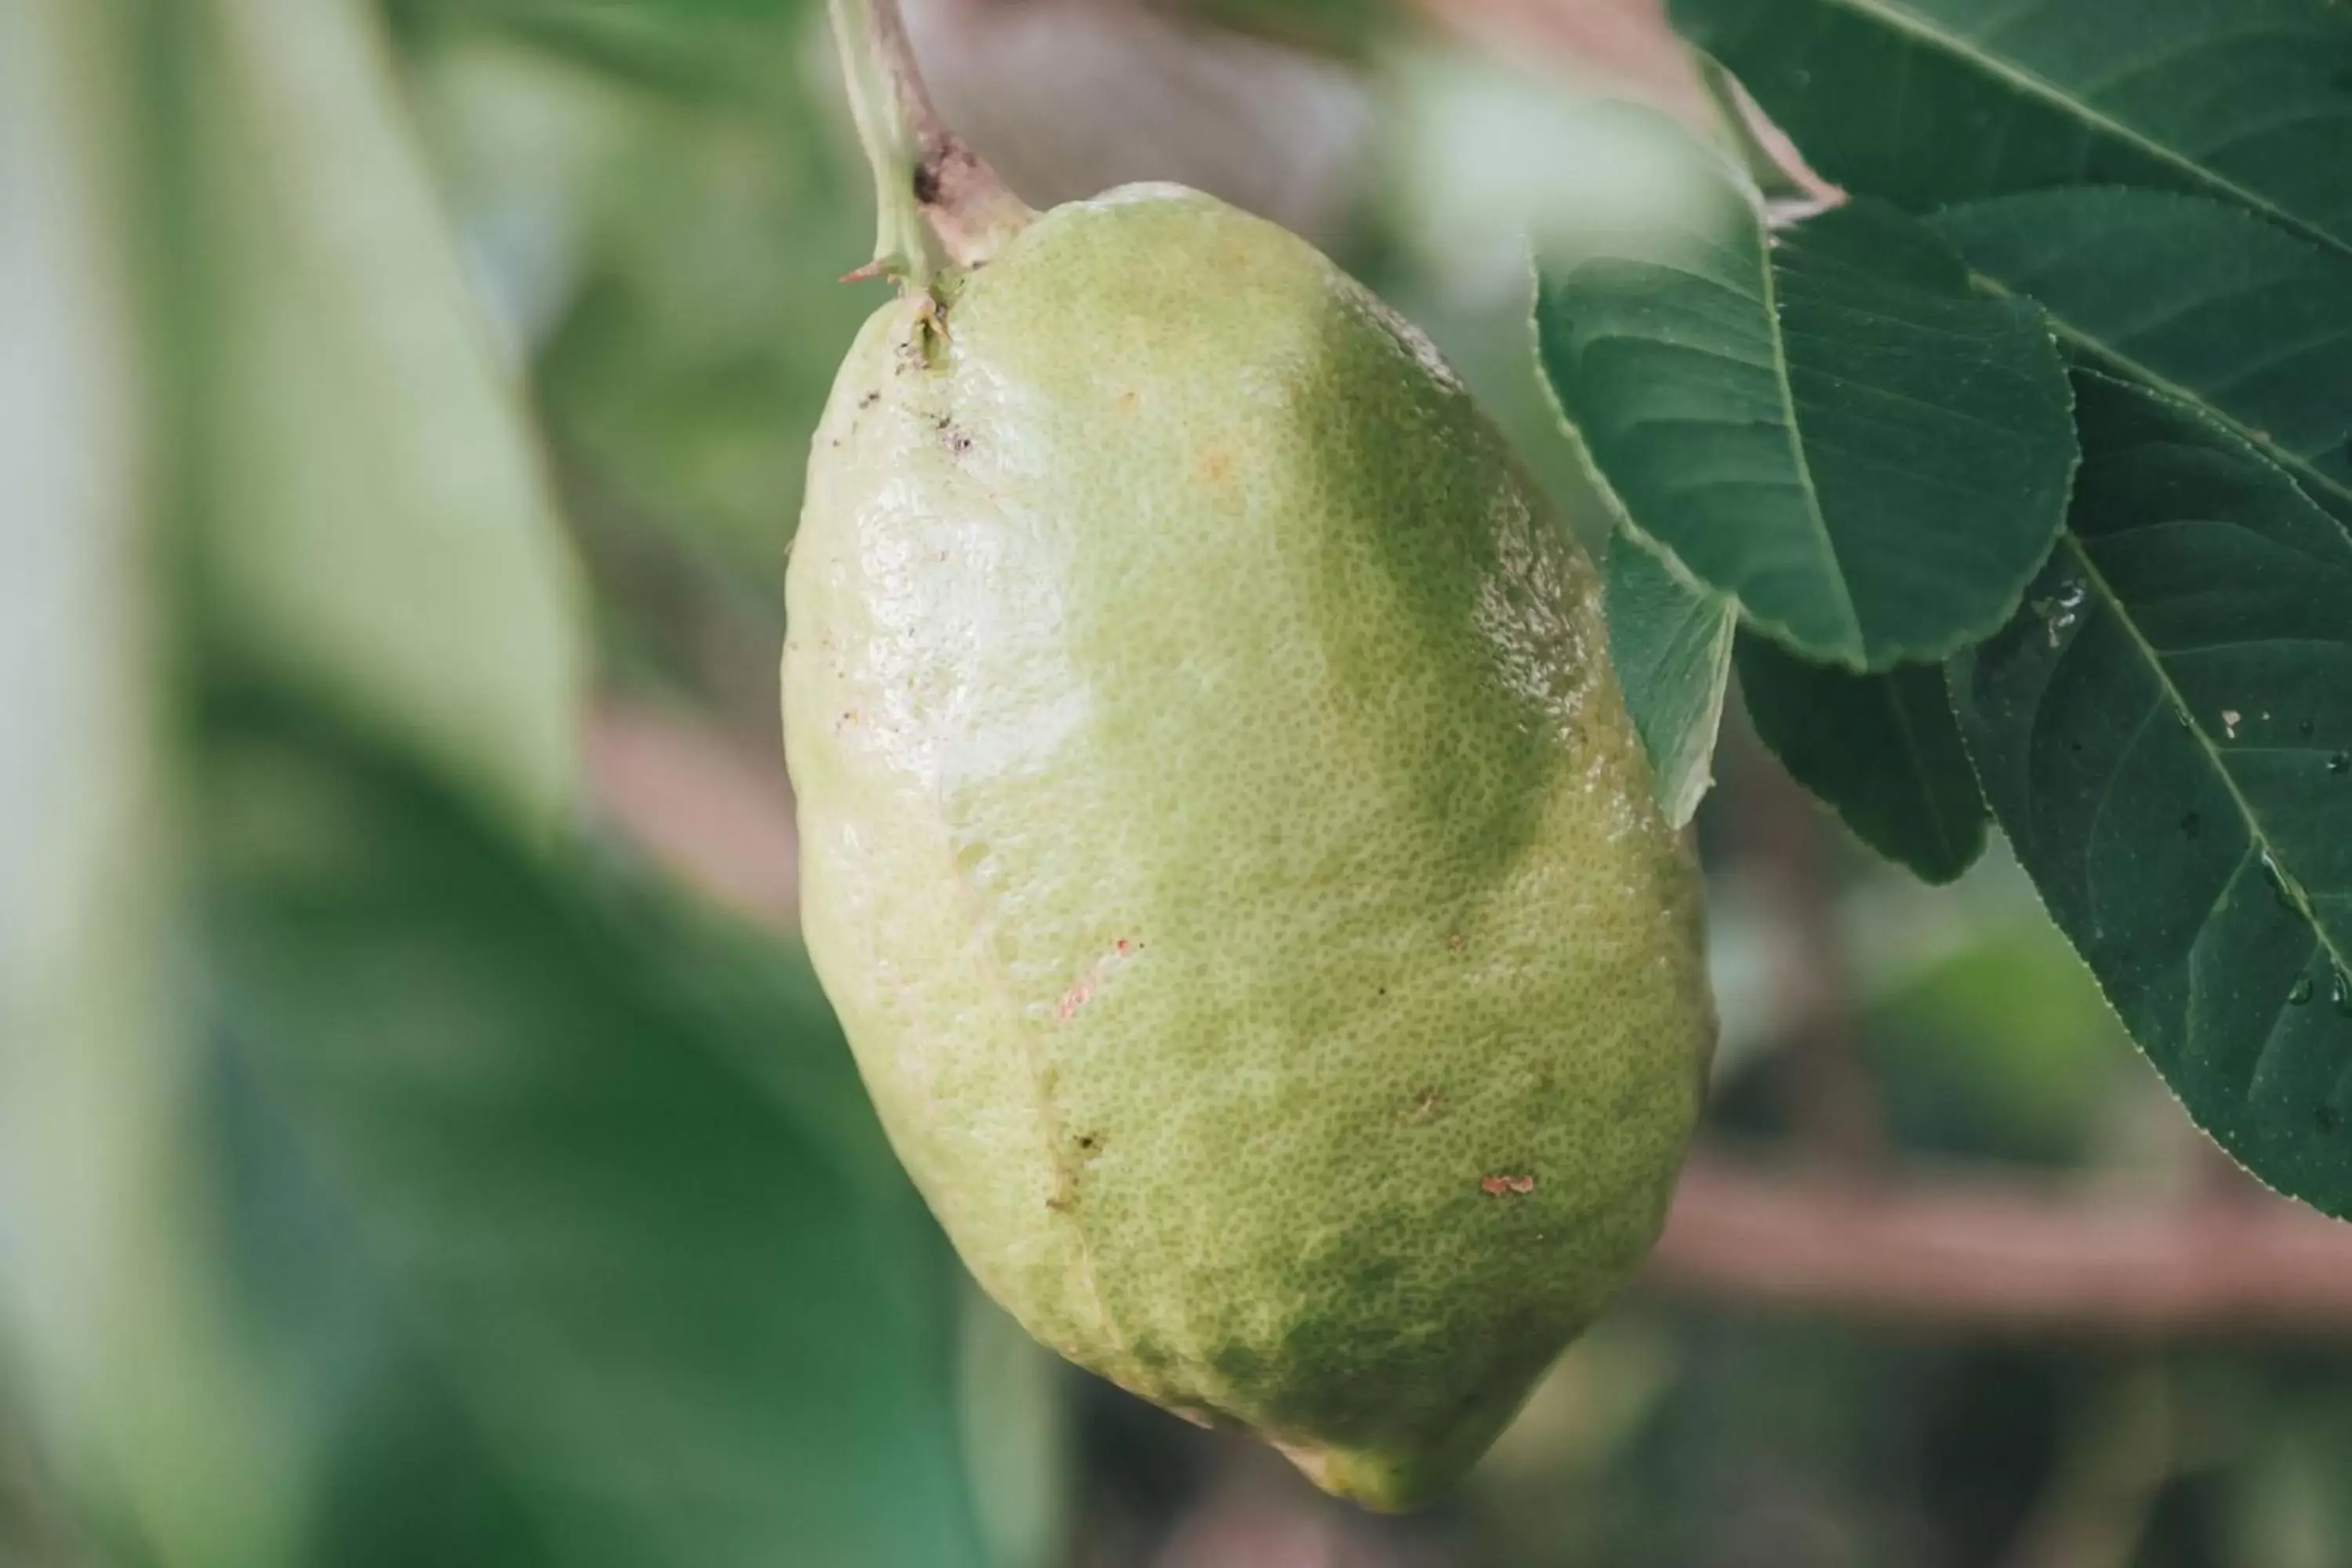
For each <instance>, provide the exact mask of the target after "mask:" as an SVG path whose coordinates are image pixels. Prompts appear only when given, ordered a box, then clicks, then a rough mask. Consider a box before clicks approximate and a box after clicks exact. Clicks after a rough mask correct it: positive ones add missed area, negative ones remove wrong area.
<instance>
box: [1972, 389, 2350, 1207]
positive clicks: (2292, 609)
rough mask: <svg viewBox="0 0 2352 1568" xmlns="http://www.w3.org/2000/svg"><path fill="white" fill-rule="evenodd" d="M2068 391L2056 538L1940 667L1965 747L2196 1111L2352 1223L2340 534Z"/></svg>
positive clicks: (2094, 395)
mask: <svg viewBox="0 0 2352 1568" xmlns="http://www.w3.org/2000/svg"><path fill="white" fill-rule="evenodd" d="M2076 384H2077V388H2078V393H2079V396H2080V409H2079V416H2080V420H2081V426H2082V431H2083V447H2084V466H2083V471H2082V474H2081V476H2080V478H2079V480H2078V482H2077V484H2076V488H2075V500H2074V509H2073V511H2072V513H2071V521H2070V525H2069V531H2068V534H2067V536H2066V538H2065V539H2064V541H2063V542H2062V545H2061V548H2060V550H2059V552H2057V554H2056V555H2054V556H2053V558H2052V561H2051V563H2050V565H2049V567H2048V569H2047V570H2046V571H2045V572H2044V573H2043V574H2042V579H2041V581H2040V582H2039V583H2038V584H2036V585H2035V587H2034V590H2033V595H2032V600H2031V602H2030V603H2029V605H2028V608H2027V610H2026V611H2025V613H2023V614H2022V615H2021V616H2019V617H2018V618H2017V620H2016V621H2015V622H2014V623H2012V624H2011V626H2008V627H2007V628H2006V629H2004V630H2003V631H2002V632H2001V633H2000V635H1999V636H1998V637H1994V638H1992V639H1990V641H1988V642H1987V643H1986V644H1985V645H1984V646H1983V647H1980V648H1979V649H1977V650H1975V651H1974V652H1973V653H1971V654H1970V655H1969V656H1967V657H1965V658H1961V659H1958V660H1956V661H1954V664H1953V668H1952V680H1953V697H1954V701H1955V705H1956V706H1957V708H1958V711H1959V716H1960V726H1961V731H1962V732H1963V733H1964V734H1965V735H1966V737H1967V739H1968V743H1969V751H1970V752H1971V754H1972V755H1973V756H1974V758H1975V760H1976V763H1977V768H1978V772H1979V775H1980V776H1981V777H1982V779H1983V781H1984V787H1985V793H1986V795H1987V796H1988V798H1989V799H1990V801H1991V803H1992V807H1993V812H1994V814H1995V816H1997V817H1998V818H1999V820H2000V825H2001V826H2002V828H2003V829H2004V830H2005V831H2006V832H2007V833H2008V835H2009V837H2010V839H2011V843H2012V844H2013V845H2015V847H2016V849H2017V854H2018V858H2019V859H2020V860H2021V862H2022V863H2023V864H2024V866H2025V868H2026V869H2027V871H2028V872H2029V873H2030V874H2031V875H2032V878H2033V880H2034V883H2035V885H2036V886H2037V887H2038V888H2039V889H2041V891H2042V898H2043V900H2045V901H2046V902H2047V903H2048V905H2049V907H2050V912H2051V914H2052V915H2053V917H2055V919H2056V920H2057V921H2058V924H2059V926H2060V928H2061V929H2063V931H2065V932H2066V935H2067V936H2068V938H2069V939H2070V940H2072V941H2073V942H2074V945H2075V947H2076V948H2077V949H2078V950H2079V951H2080V952H2082V954H2083V956H2084V959H2085V960H2086V961H2087V962H2088V963H2089V964H2090V966H2091V970H2092V973H2094V974H2095V975H2096V976H2097V977H2098V980H2099V984H2100V985H2101V987H2102V988H2103V989H2104V990H2105V992H2106V994H2107V997H2108V999H2109V1000H2110V1001H2111V1002H2113V1003H2114V1004H2115V1006H2116V1012H2117V1013H2118V1014H2120V1015H2121V1016H2122V1017H2123V1020H2124V1023H2125V1026H2126V1027H2127V1028H2129V1029H2130V1031H2131V1033H2132V1037H2133V1038H2134V1039H2136V1040H2137V1041H2138V1043H2139V1045H2140V1047H2141V1048H2142V1049H2144V1050H2145V1051H2147V1055H2148V1057H2149V1058H2150V1059H2151V1060H2153V1061H2154V1062H2155V1064H2156V1066H2157V1068H2158V1071H2160V1072H2161V1073H2163V1075H2164V1077H2165V1079H2166V1081H2167V1082H2168V1083H2169V1084H2170V1085H2171V1086H2172V1088H2173V1089H2174V1091H2175V1092H2176V1093H2178V1094H2179V1096H2180V1099H2181V1100H2182V1102H2183V1103H2184V1104H2185V1105H2186V1106H2187V1107H2188V1108H2189V1114H2190V1115H2191V1116H2192V1117H2194V1118H2195V1119H2196V1120H2197V1121H2198V1123H2199V1125H2200V1126H2202V1127H2203V1128H2205V1129H2206V1131H2209V1132H2210V1133H2212V1135H2213V1136H2214V1137H2215V1138H2216V1139H2217V1140H2218V1141H2219V1142H2221V1145H2222V1146H2223V1147H2224V1148H2226V1149H2228V1150H2229V1151H2230V1152H2231V1153H2232V1154H2234V1155H2235V1156H2237V1158H2238V1159H2239V1160H2241V1161H2242V1162H2243V1163H2245V1164H2246V1166H2247V1167H2248V1168H2249V1169H2250V1170H2252V1172H2253V1173H2255V1174H2257V1175H2259V1176H2260V1177H2262V1178H2263V1180H2264V1181H2266V1182H2268V1183H2270V1184H2272V1185H2273V1186H2275V1187H2277V1188H2278V1189H2279V1190H2281V1191H2282V1192H2285V1193H2288V1194H2292V1195H2294V1196H2296V1197H2299V1198H2302V1199H2305V1201H2307V1202H2309V1203H2312V1204H2314V1205H2317V1206H2318V1207H2320V1208H2322V1209H2325V1210H2326V1211H2327V1212H2329V1213H2331V1214H2335V1215H2352V537H2347V535H2346V533H2345V532H2344V531H2343V530H2342V529H2341V528H2340V527H2339V526H2338V525H2337V524H2336V522H2335V521H2334V520H2332V519H2331V518H2329V517H2328V516H2327V515H2326V513H2325V512H2323V511H2321V510H2319V509H2318V508H2316V507H2315V506H2314V505H2313V504H2312V503H2311V502H2310V501H2309V500H2307V499H2306V498H2305V496H2304V495H2303V493H2302V492H2301V491H2300V490H2299V489H2297V488H2296V487H2295V486H2294V483H2293V482H2292V481H2291V480H2290V479H2288V478H2287V477H2286V476H2285V475H2284V473H2282V472H2281V471H2280V470H2279V469H2278V468H2275V467H2273V466H2272V465H2271V464H2270V463H2269V462H2267V461H2266V460H2264V459H2263V457H2262V455H2261V453H2260V452H2259V451H2258V450H2257V449H2256V448H2254V447H2251V446H2249V445H2247V444H2246V443H2244V442H2242V441H2239V440H2238V439H2236V438H2235V437H2232V436H2231V435H2230V434H2229V433H2228V432H2227V431H2226V430H2224V429H2222V428H2221V426H2217V425H2215V424H2213V423H2212V422H2211V421H2210V420H2207V419H2205V418H2203V417H2202V416H2200V415H2198V414H2197V413H2196V412H2195V410H2193V409H2192V408H2190V407H2189V406H2188V405H2182V404H2179V403H2177V402H2174V401H2172V400H2170V399H2168V398H2165V397H2162V396H2161V395H2157V394H2154V393H2151V392H2148V391H2147V390H2145V389H2142V388H2139V387H2137V386H2135V385H2133V384H2129V383H2125V382H2119V381H2115V380H2111V379H2109V378H2106V377H2105V376H2101V375H2097V374H2078V375H2077V377H2076Z"/></svg>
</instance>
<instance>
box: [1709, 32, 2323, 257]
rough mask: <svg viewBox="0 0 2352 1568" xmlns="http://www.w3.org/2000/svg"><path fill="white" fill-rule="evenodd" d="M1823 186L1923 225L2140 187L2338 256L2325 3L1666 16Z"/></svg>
mask: <svg viewBox="0 0 2352 1568" xmlns="http://www.w3.org/2000/svg"><path fill="white" fill-rule="evenodd" d="M1672 11H1673V16H1674V20H1675V26H1678V27H1680V28H1681V29H1682V30H1683V31H1684V32H1685V34H1687V35H1688V36H1689V37H1691V38H1692V39H1693V40H1694V41H1696V43H1697V44H1698V45H1699V47H1702V48H1704V49H1706V50H1707V51H1708V52H1710V53H1711V54H1713V55H1714V56H1716V58H1718V59H1720V60H1722V61H1723V62H1724V63H1725V64H1726V65H1727V66H1729V67H1730V68H1732V70H1733V71H1735V72H1736V73H1738V77H1739V79H1740V80H1741V81H1742V82H1744V83H1745V84H1746V85H1747V87H1748V90H1749V91H1751V92H1752V93H1754V94H1755V95H1756V98H1757V100H1758V101H1759V103H1760V104H1762V106H1763V108H1764V110H1765V112H1766V113H1768V114H1769V115H1770V116H1771V117H1772V119H1773V120H1774V121H1777V122H1778V123H1779V124H1780V127H1781V128H1782V129H1783V130H1785V131H1786V132H1789V134H1790V136H1791V137H1793V138H1794V139H1795V141H1796V143H1797V145H1798V147H1799V148H1800V149H1801V150H1802V151H1803V153H1804V154H1805V156H1806V158H1807V159H1808V160H1809V161H1810V162H1811V163H1812V164H1813V166H1814V167H1815V168H1817V169H1819V170H1820V171H1821V172H1822V174H1824V175H1825V176H1827V177H1828V178H1830V179H1832V180H1834V181H1835V182H1837V183H1838V184H1842V185H1843V186H1845V187H1846V188H1847V189H1849V190H1851V191H1854V192H1857V193H1859V194H1862V195H1874V196H1881V197H1884V198H1885V199H1886V200H1888V201H1891V202H1894V203H1895V204H1896V205H1899V206H1902V207H1905V208H1907V209H1909V210H1911V211H1914V212H1925V211H1927V210H1928V209H1930V208H1934V207H1938V206H1943V205H1948V204H1950V203H1954V202H1963V201H1972V200H1974V199H1976V198H1978V197H1979V196H1993V195H2010V194H2012V193H2015V192H2019V191H2032V190H2044V189H2048V188H2051V187H2053V186H2060V185H2079V184H2122V185H2153V186H2160V187H2163V188H2167V189H2170V190H2177V191H2186V192H2189V193H2192V194H2196V195H2207V196H2212V197H2215V198H2217V199H2220V200H2222V201H2227V202H2231V203H2234V204H2236V205H2240V206H2242V207H2245V208H2247V209H2248V210H2250V211H2253V212H2258V213H2261V214H2263V216H2267V217H2269V218H2271V219H2273V221H2275V222H2278V223H2280V224H2282V225H2283V226H2286V227H2288V228H2291V229H2294V230H2295V231H2297V232H2299V233H2301V234H2303V235H2304V236H2305V237H2307V238H2310V239H2314V240H2316V241H2319V242H2321V243H2324V244H2326V245H2329V246H2332V247H2335V248H2336V249H2338V250H2343V251H2347V252H2352V180H2347V178H2346V177H2345V174H2344V171H2345V170H2346V169H2347V167H2352V92H2347V91H2346V90H2345V85H2344V83H2345V73H2346V71H2347V68H2352V8H2347V7H2346V6H2344V5H2339V4H2336V3H2334V0H2023V3H2022V4H2008V5H1986V4H1984V3H1983V0H1672Z"/></svg>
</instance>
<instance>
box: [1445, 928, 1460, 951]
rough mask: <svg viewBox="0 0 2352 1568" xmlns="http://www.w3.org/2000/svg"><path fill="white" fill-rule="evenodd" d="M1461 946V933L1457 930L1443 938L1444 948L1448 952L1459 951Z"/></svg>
mask: <svg viewBox="0 0 2352 1568" xmlns="http://www.w3.org/2000/svg"><path fill="white" fill-rule="evenodd" d="M1463 946H1464V942H1463V938H1462V933H1461V932H1460V931H1455V932H1454V934H1453V935H1452V936H1449V937H1447V938H1446V939H1445V948H1446V951H1447V952H1461V951H1462V949H1463Z"/></svg>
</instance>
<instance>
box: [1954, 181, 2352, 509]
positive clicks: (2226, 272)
mask: <svg viewBox="0 0 2352 1568" xmlns="http://www.w3.org/2000/svg"><path fill="white" fill-rule="evenodd" d="M1928 221H1929V223H1930V224H1931V226H1933V227H1934V228H1935V229H1936V231H1937V233H1939V234H1941V235H1942V236H1943V237H1945V238H1946V239H1948V240H1949V241H1950V242H1951V243H1952V244H1953V245H1954V246H1955V247H1958V250H1959V252H1960V254H1961V255H1962V256H1963V257H1964V258H1966V259H1967V261H1968V263H1969V266H1970V267H1972V268H1975V269H1976V271H1977V272H1978V274H1979V276H1980V277H1983V278H1986V279H1990V280H1991V281H1993V282H1994V283H1996V284H1998V285H1999V286H2000V287H2001V288H2003V289H2009V290H2011V291H2013V292H2016V293H2021V294H2026V295H2030V296H2032V299H2033V300H2034V301H2035V302H2036V303H2038V304H2040V305H2041V306H2042V309H2043V310H2045V311H2046V312H2047V313H2048V315H2049V318H2050V321H2051V322H2052V324H2053V326H2054V327H2056V329H2057V331H2058V332H2059V334H2060V336H2061V337H2062V338H2063V339H2064V340H2066V341H2067V342H2069V343H2070V344H2072V345H2073V346H2074V347H2075V348H2076V349H2078V350H2080V351H2082V352H2084V353H2087V354H2089V355H2091V356H2094V357H2095V359H2096V360H2097V361H2099V362H2101V363H2105V364H2106V365H2108V366H2110V367H2111V368H2114V369H2117V370H2121V371H2124V372H2127V373H2129V374H2132V375H2135V376H2137V377H2139V378H2140V379H2142V380H2146V381H2148V382H2151V383H2153V384H2155V385H2157V386H2158V389H2159V390H2162V391H2165V392H2168V393H2170V394H2172V395H2175V396H2178V397H2180V398H2182V399H2184V400H2186V401H2189V402H2191V403H2194V404H2196V405H2199V407H2200V408H2201V409H2202V410H2203V411H2204V412H2206V413H2207V414H2210V415H2211V416H2214V417H2216V418H2218V419H2220V420H2221V421H2222V422H2223V423H2225V424H2227V425H2228V426H2230V427H2231V429H2232V430H2233V431H2235V432H2236V433H2237V434H2238V435H2240V436H2242V437H2245V438H2246V439H2248V440H2251V441H2252V442H2253V443H2254V444H2255V445H2256V446H2259V447H2262V448H2263V450H2264V451H2265V452H2266V453H2267V454H2268V455H2269V456H2270V457H2271V458H2273V460H2274V461H2276V462H2278V463H2279V464H2280V465H2281V466H2282V467H2284V468H2286V470H2287V471H2288V472H2289V473H2291V474H2293V475H2294V478H2295V481H2296V483H2298V484H2300V485H2301V486H2302V487H2303V488H2304V490H2305V493H2306V494H2308V495H2309V496H2310V497H2311V498H2312V499H2313V500H2316V501H2318V502H2319V503H2320V504H2321V505H2323V506H2326V507H2327V508H2328V509H2329V510H2332V511H2334V512H2335V513H2336V515H2337V516H2339V517H2352V258H2347V257H2345V256H2343V255H2341V254H2339V253H2337V252H2336V251H2334V250H2330V249H2328V248H2326V247H2322V246H2319V245H2315V244H2313V243H2311V242H2310V241H2308V240H2305V239H2302V238H2299V237H2296V236H2295V235H2294V234H2291V233H2289V232H2287V231H2286V230H2284V229H2282V228H2279V227H2277V226H2274V225H2273V224H2268V223H2265V222H2263V220H2261V219H2260V218H2257V217H2254V216H2252V215H2251V214H2249V213H2248V212H2246V211H2245V210H2244V209H2243V208H2241V207H2236V206H2231V205H2227V204H2224V203H2221V202H2217V201H2211V200H2209V199H2207V198H2204V197H2201V196H2184V195H2174V194H2172V193H2170V192H2167V191H2145V190H2128V189H2125V188H2122V187H2116V186H2109V187H2103V188H2098V189H2088V190H2064V191H2043V192H2036V193H2033V194H2032V195H2018V196H2002V197H1997V198H1995V199H1993V200H1990V201H1983V202H1974V203H1970V204H1969V205H1965V206H1960V207H1955V208H1952V209H1951V210H1949V211H1947V212H1942V213H1938V214H1937V215H1936V216H1934V217H1932V218H1931V219H1929V220H1928Z"/></svg>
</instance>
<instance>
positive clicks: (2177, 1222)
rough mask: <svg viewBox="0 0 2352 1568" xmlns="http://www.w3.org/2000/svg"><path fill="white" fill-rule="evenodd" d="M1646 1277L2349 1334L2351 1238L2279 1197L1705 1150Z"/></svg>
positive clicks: (1666, 1282)
mask: <svg viewBox="0 0 2352 1568" xmlns="http://www.w3.org/2000/svg"><path fill="white" fill-rule="evenodd" d="M1646 1279H1647V1283H1649V1284H1650V1285H1652V1286H1654V1287H1657V1288H1660V1289H1667V1290H1674V1291H1684V1292H1689V1293H1692V1294H1696V1295H1702V1296H1710V1297H1717V1298H1723V1299H1727V1300H1744V1301H1749V1302H1757V1303H1763V1304H1769V1305H1772V1306H1778V1307H1785V1308H1790V1309H1792V1310H1815V1311H1828V1312H1836V1313H1845V1314H1857V1315H1864V1316H1871V1315H1875V1316H1884V1317H1888V1318H1895V1319H1900V1320H1903V1321H1938V1322H1949V1323H1965V1324H1969V1325H1974V1326H1979V1327H1988V1328H1998V1329H2011V1330H2018V1331H2069V1330H2091V1331H2102V1332H2122V1333H2135V1334H2147V1335H2178V1334H2188V1333H2243V1332H2264V1331H2293V1332H2299V1333H2315V1334H2328V1335H2345V1336H2347V1337H2352V1226H2344V1225H2339V1224H2337V1223H2336V1222H2335V1221H2333V1220H2329V1219H2326V1218H2324V1217H2322V1216H2321V1215H2317V1214H2315V1213H2313V1212H2312V1211H2310V1210H2308V1209H2305V1208H2302V1207H2299V1206H2297V1205H2294V1204H2291V1203H2289V1202H2287V1201H2286V1200H2284V1199H2283V1198H2274V1197H2272V1196H2270V1195H2268V1194H2249V1195H2246V1196H2226V1197H2224V1196H2213V1195H2210V1194H2200V1195H2197V1196H2193V1197H2190V1198H2188V1199H2185V1200H2183V1201H2180V1202H2178V1203H2158V1202H2153V1201H2147V1200H2134V1199H2124V1198H2108V1197H2095V1196H2068V1195H2063V1194H2058V1193H2055V1192H2053V1191H2051V1190H2050V1189H2049V1188H2047V1187H2046V1186H2040V1185H2036V1184H2030V1183H2027V1182H2023V1181H2019V1180H2000V1179H1992V1178H1984V1177H1974V1178H1968V1179H1960V1178H1953V1177H1939V1178H1937V1179H1935V1180H1934V1181H1932V1182H1930V1181H1927V1180H1922V1179H1917V1178H1913V1179H1909V1180H1906V1179H1902V1178H1899V1177H1898V1178H1891V1179H1887V1180H1883V1181H1873V1182H1871V1183H1869V1184H1863V1183H1860V1182H1855V1181H1852V1180H1845V1179H1839V1178H1835V1177H1828V1176H1814V1175H1782V1174H1778V1173H1769V1172H1767V1171H1764V1170H1760V1169H1758V1168H1756V1167H1754V1166H1752V1165H1747V1164H1743V1163H1737V1162H1733V1161H1730V1160H1727V1159H1725V1158H1723V1157H1722V1156H1720V1155H1713V1154H1705V1153H1703V1154H1701V1155H1700V1156H1699V1157H1697V1158H1695V1159H1694V1160H1693V1161H1692V1162H1691V1163H1690V1165H1689V1166H1688V1168H1687V1169H1685V1171H1684V1173H1683V1180H1682V1185H1681V1187H1680V1189H1679V1190H1678V1191H1677V1192H1676V1193H1675V1207H1674V1213H1673V1215H1671V1216H1670V1217H1669V1218H1668V1220H1667V1222H1666V1232H1665V1236H1664V1238H1663V1239H1662V1240H1661V1241H1660V1242H1659V1244H1658V1249H1657V1252H1656V1253H1655V1254H1654V1256H1653V1258H1652V1259H1651V1263H1650V1268H1649V1272H1648V1275H1647V1277H1646Z"/></svg>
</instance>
